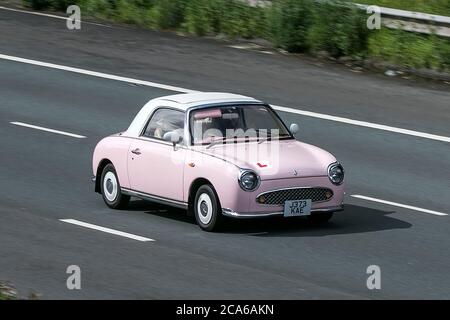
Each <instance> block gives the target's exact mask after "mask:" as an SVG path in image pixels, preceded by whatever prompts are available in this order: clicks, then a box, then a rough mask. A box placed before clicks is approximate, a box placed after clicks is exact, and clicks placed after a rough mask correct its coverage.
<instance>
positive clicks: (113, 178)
mask: <svg viewBox="0 0 450 320" xmlns="http://www.w3.org/2000/svg"><path fill="white" fill-rule="evenodd" d="M101 179H102V180H101V183H100V186H101V191H102V197H103V201H105V203H106V205H107V206H108V207H110V208H112V209H124V208H126V206H127V205H128V202H129V201H130V197H129V196H126V195H124V194H122V191H121V190H120V183H119V179H118V177H117V173H116V169H115V168H114V166H113V165H112V164H108V165H107V166H106V167H105V168H104V169H103V172H102V177H101Z"/></svg>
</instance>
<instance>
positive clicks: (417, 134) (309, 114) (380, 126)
mask: <svg viewBox="0 0 450 320" xmlns="http://www.w3.org/2000/svg"><path fill="white" fill-rule="evenodd" d="M272 107H273V108H274V109H275V110H278V111H284V112H290V113H296V114H300V115H302V116H307V117H313V118H320V119H324V120H331V121H336V122H342V123H347V124H352V125H355V126H360V127H366V128H372V129H378V130H384V131H390V132H395V133H401V134H406V135H409V136H415V137H420V138H426V139H431V140H437V141H444V142H450V137H446V136H439V135H435V134H431V133H425V132H420V131H413V130H408V129H402V128H396V127H391V126H386V125H383V124H377V123H371V122H366V121H360V120H353V119H349V118H342V117H336V116H331V115H328V114H322V113H316V112H311V111H304V110H298V109H292V108H286V107H282V106H274V105H272Z"/></svg>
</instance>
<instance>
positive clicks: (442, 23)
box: [355, 4, 450, 38]
mask: <svg viewBox="0 0 450 320" xmlns="http://www.w3.org/2000/svg"><path fill="white" fill-rule="evenodd" d="M355 5H356V6H357V7H359V8H361V9H363V10H367V8H368V7H369V5H363V4H355ZM379 8H380V14H381V23H382V25H384V26H385V27H387V28H391V29H401V30H405V31H410V32H418V33H424V34H436V35H438V36H441V37H447V38H450V17H447V16H440V15H435V14H428V13H423V12H414V11H406V10H399V9H392V8H386V7H379Z"/></svg>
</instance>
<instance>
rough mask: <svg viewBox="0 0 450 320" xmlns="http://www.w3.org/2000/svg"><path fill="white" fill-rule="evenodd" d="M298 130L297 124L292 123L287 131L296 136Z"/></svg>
mask: <svg viewBox="0 0 450 320" xmlns="http://www.w3.org/2000/svg"><path fill="white" fill-rule="evenodd" d="M298 130H299V128H298V124H296V123H292V124H291V126H290V127H289V131H290V132H291V133H292V134H296V133H297V132H298Z"/></svg>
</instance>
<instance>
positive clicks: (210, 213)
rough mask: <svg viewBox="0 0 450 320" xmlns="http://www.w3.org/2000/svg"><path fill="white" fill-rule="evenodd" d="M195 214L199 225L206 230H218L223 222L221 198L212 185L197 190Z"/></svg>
mask: <svg viewBox="0 0 450 320" xmlns="http://www.w3.org/2000/svg"><path fill="white" fill-rule="evenodd" d="M194 214H195V219H196V220H197V224H198V225H199V227H200V228H201V229H203V230H205V231H216V230H218V229H219V227H220V225H221V223H222V219H223V216H222V213H221V208H220V203H219V199H218V197H217V195H216V192H215V191H214V189H213V187H212V186H211V185H203V186H201V187H200V188H199V189H198V190H197V194H196V195H195V200H194Z"/></svg>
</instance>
